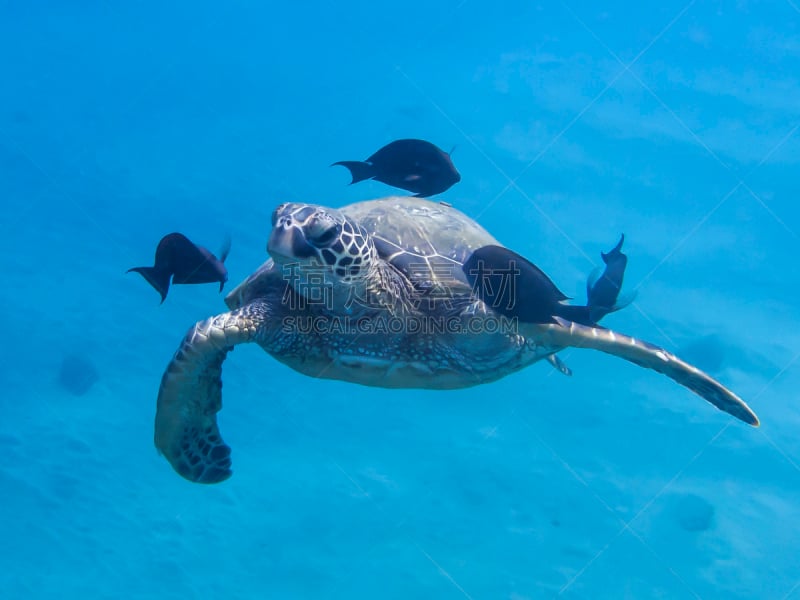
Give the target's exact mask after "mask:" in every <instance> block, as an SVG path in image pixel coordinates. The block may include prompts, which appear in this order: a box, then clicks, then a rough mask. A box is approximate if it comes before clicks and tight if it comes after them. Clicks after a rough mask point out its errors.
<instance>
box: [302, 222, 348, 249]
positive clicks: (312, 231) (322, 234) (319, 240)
mask: <svg viewBox="0 0 800 600" xmlns="http://www.w3.org/2000/svg"><path fill="white" fill-rule="evenodd" d="M340 232H341V227H340V226H339V225H338V224H337V223H335V222H334V221H327V220H317V221H316V222H315V223H314V224H313V225H312V226H311V227H309V228H308V231H307V232H306V238H307V239H308V241H309V242H311V243H312V244H314V245H315V246H317V247H322V246H329V245H330V244H331V243H332V242H333V241H334V240H335V239H336V238H337V237H339V233H340Z"/></svg>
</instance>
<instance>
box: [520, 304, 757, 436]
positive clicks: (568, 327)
mask: <svg viewBox="0 0 800 600" xmlns="http://www.w3.org/2000/svg"><path fill="white" fill-rule="evenodd" d="M530 327H533V328H536V330H535V331H534V332H533V337H535V338H537V339H541V340H542V341H543V342H544V343H545V344H546V345H552V346H560V347H562V348H563V347H568V346H572V347H576V348H589V349H592V350H600V351H601V352H605V353H607V354H612V355H614V356H618V357H619V358H624V359H625V360H627V361H630V362H632V363H634V364H636V365H639V366H640V367H644V368H646V369H653V370H654V371H658V372H659V373H662V374H664V375H666V376H667V377H669V378H670V379H672V380H673V381H675V382H677V383H679V384H680V385H682V386H684V387H686V388H688V389H690V390H692V391H693V392H694V393H696V394H697V395H699V396H700V397H701V398H703V399H704V400H706V401H707V402H710V403H711V404H713V405H714V406H716V407H717V408H718V409H720V410H722V411H725V412H726V413H728V414H731V415H733V416H734V417H736V418H737V419H740V420H741V421H744V422H745V423H747V424H749V425H753V426H756V427H757V426H758V425H759V421H758V417H757V416H756V414H755V413H754V412H753V411H752V410H751V409H750V407H749V406H747V404H745V402H744V401H743V400H742V399H741V398H739V396H737V395H736V394H734V393H733V392H732V391H730V390H729V389H728V388H726V387H725V386H724V385H722V384H721V383H719V382H718V381H716V380H715V379H713V378H712V377H710V376H709V375H707V374H706V373H703V372H702V371H701V370H700V369H698V368H697V367H695V366H693V365H690V364H689V363H687V362H685V361H683V360H681V359H680V358H678V357H677V356H675V355H674V354H672V353H671V352H668V351H666V350H664V349H663V348H659V347H658V346H655V345H653V344H650V343H648V342H643V341H641V340H637V339H635V338H632V337H630V336H627V335H623V334H621V333H617V332H615V331H612V330H610V329H603V328H599V327H586V326H584V325H580V324H579V323H577V322H572V323H570V322H566V321H563V320H560V319H557V322H556V323H550V324H544V325H530Z"/></svg>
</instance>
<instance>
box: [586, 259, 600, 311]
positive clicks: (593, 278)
mask: <svg viewBox="0 0 800 600" xmlns="http://www.w3.org/2000/svg"><path fill="white" fill-rule="evenodd" d="M602 274H603V269H602V267H595V268H594V269H592V272H591V273H589V277H587V279H586V301H587V302H588V301H589V296H590V295H591V293H592V289H594V286H596V285H597V282H598V281H599V280H600V276H601V275H602Z"/></svg>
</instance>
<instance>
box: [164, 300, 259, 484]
mask: <svg viewBox="0 0 800 600" xmlns="http://www.w3.org/2000/svg"><path fill="white" fill-rule="evenodd" d="M265 318H266V307H265V306H264V305H262V304H259V303H252V304H248V305H246V306H244V307H242V308H240V309H237V310H234V311H232V312H229V313H224V314H221V315H218V316H216V317H211V318H210V319H206V320H205V321H201V322H200V323H197V324H196V325H195V326H194V327H192V328H191V329H190V330H189V332H188V333H187V334H186V337H185V338H184V339H183V342H181V345H180V348H178V351H177V352H176V353H175V356H174V357H173V358H172V361H171V362H170V363H169V365H168V366H167V369H166V371H165V372H164V376H163V377H162V379H161V387H160V388H159V390H158V404H157V411H156V420H155V445H156V448H158V450H159V452H160V453H161V454H163V455H164V457H165V458H166V459H167V460H168V461H169V463H170V464H171V465H172V467H173V468H174V469H175V471H177V472H178V474H180V475H181V476H183V477H185V478H186V479H188V480H189V481H194V482H197V483H219V482H220V481H224V480H225V479H227V478H228V477H230V476H231V468H230V467H231V449H230V447H229V446H228V445H227V444H225V442H223V441H222V437H221V436H220V433H219V428H218V427H217V412H219V410H220V409H221V408H222V379H221V374H222V363H223V361H224V360H225V357H226V356H227V354H228V352H229V351H230V350H232V349H233V347H234V346H235V345H236V344H244V343H247V342H251V341H254V339H255V337H256V334H257V333H258V330H259V327H260V326H261V324H262V323H263V322H264V319H265Z"/></svg>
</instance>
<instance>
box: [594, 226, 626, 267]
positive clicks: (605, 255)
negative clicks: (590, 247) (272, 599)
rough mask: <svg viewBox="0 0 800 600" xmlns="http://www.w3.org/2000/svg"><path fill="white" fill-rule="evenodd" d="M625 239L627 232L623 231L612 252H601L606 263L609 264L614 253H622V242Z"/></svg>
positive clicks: (601, 256)
mask: <svg viewBox="0 0 800 600" xmlns="http://www.w3.org/2000/svg"><path fill="white" fill-rule="evenodd" d="M624 241H625V234H624V233H623V234H622V235H621V236H620V238H619V242H617V245H616V246H614V248H612V250H611V251H610V252H601V253H600V258H602V259H603V262H604V263H606V264H608V259H609V258H610V257H612V256H614V255H616V254H620V253H621V252H622V243H623V242H624Z"/></svg>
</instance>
